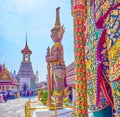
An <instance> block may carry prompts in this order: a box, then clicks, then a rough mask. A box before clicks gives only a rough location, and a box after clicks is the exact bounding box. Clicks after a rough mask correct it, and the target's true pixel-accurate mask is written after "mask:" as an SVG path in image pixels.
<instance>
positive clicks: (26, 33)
mask: <svg viewBox="0 0 120 117" xmlns="http://www.w3.org/2000/svg"><path fill="white" fill-rule="evenodd" d="M26 45H27V31H26Z"/></svg>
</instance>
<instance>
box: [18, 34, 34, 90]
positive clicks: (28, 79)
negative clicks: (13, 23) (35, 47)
mask: <svg viewBox="0 0 120 117" xmlns="http://www.w3.org/2000/svg"><path fill="white" fill-rule="evenodd" d="M21 53H22V54H23V60H22V62H21V65H20V68H19V71H18V74H17V79H18V81H19V83H20V90H34V89H35V88H36V76H35V75H34V72H33V68H32V62H31V60H30V56H31V54H32V51H31V50H30V49H29V47H28V44H27V33H26V44H25V47H24V49H23V50H22V51H21Z"/></svg>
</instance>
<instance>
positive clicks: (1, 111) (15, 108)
mask: <svg viewBox="0 0 120 117" xmlns="http://www.w3.org/2000/svg"><path fill="white" fill-rule="evenodd" d="M27 101H28V99H27V98H18V99H13V100H8V101H7V102H6V103H0V117H25V114H24V108H25V103H26V102H27Z"/></svg>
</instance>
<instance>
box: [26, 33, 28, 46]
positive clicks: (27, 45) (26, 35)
mask: <svg viewBox="0 0 120 117" xmlns="http://www.w3.org/2000/svg"><path fill="white" fill-rule="evenodd" d="M26 46H28V45H27V31H26Z"/></svg>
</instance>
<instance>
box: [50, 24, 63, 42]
mask: <svg viewBox="0 0 120 117" xmlns="http://www.w3.org/2000/svg"><path fill="white" fill-rule="evenodd" d="M51 32H52V34H51V38H52V40H53V41H54V42H61V40H62V37H63V33H64V32H65V28H64V26H60V27H59V28H56V27H54V28H53V29H52V30H51Z"/></svg>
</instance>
